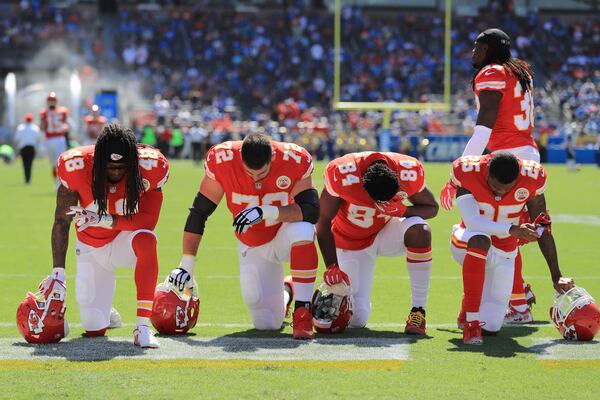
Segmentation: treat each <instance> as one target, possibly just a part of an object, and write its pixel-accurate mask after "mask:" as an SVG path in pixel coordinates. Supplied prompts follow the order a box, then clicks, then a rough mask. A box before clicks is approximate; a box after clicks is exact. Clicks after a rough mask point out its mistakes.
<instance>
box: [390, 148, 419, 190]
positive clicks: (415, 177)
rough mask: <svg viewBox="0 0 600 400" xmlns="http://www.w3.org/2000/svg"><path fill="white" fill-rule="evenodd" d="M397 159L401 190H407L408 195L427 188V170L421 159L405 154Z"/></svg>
mask: <svg viewBox="0 0 600 400" xmlns="http://www.w3.org/2000/svg"><path fill="white" fill-rule="evenodd" d="M395 161H396V163H397V171H396V173H397V174H398V182H399V183H400V190H401V191H403V192H405V193H406V195H407V197H410V196H412V195H414V194H416V193H419V192H420V191H421V190H423V189H424V188H425V171H424V170H423V164H421V163H420V162H419V160H417V159H415V158H413V157H408V156H403V157H401V158H399V159H396V160H395Z"/></svg>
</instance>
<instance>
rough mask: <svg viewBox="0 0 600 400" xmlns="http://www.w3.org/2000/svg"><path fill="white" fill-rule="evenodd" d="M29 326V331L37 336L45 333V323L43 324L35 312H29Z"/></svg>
mask: <svg viewBox="0 0 600 400" xmlns="http://www.w3.org/2000/svg"><path fill="white" fill-rule="evenodd" d="M27 325H28V326H29V331H30V332H33V333H35V334H36V335H37V334H39V333H42V332H43V331H44V322H42V320H41V319H40V317H38V315H37V314H36V313H35V311H34V310H30V311H29V317H28V318H27Z"/></svg>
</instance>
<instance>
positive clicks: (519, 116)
mask: <svg viewBox="0 0 600 400" xmlns="http://www.w3.org/2000/svg"><path fill="white" fill-rule="evenodd" d="M532 87H533V84H532ZM482 90H494V91H499V92H502V100H501V101H500V108H499V109H498V116H497V118H496V123H495V124H494V127H493V128H492V134H491V136H490V140H489V142H488V145H487V148H488V149H489V150H490V151H496V150H501V149H512V148H515V147H521V146H533V147H535V148H536V149H537V145H536V144H535V141H534V140H533V137H532V136H531V131H532V130H533V122H534V121H533V120H534V112H533V93H532V91H533V90H531V91H530V90H528V91H526V92H524V91H523V88H522V87H521V84H520V83H519V81H518V80H517V78H516V77H515V76H514V75H513V74H511V73H510V72H509V71H507V70H506V69H505V68H504V67H503V66H502V65H497V64H490V65H488V66H486V67H484V68H482V69H481V71H479V73H478V74H477V76H476V77H475V101H476V103H477V110H479V93H480V92H481V91H482Z"/></svg>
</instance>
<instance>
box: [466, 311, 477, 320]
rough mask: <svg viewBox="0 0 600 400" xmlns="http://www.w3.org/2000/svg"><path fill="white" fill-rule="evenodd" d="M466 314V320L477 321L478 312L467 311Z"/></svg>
mask: <svg viewBox="0 0 600 400" xmlns="http://www.w3.org/2000/svg"><path fill="white" fill-rule="evenodd" d="M466 314H467V322H471V321H479V312H468V313H466Z"/></svg>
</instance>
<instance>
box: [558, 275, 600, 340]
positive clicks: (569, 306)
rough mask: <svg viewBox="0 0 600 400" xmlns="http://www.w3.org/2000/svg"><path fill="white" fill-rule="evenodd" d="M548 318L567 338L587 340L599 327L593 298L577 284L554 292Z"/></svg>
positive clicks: (599, 317)
mask: <svg viewBox="0 0 600 400" xmlns="http://www.w3.org/2000/svg"><path fill="white" fill-rule="evenodd" d="M550 318H552V322H553V323H554V326H556V329H558V331H559V332H560V334H561V335H562V336H563V337H564V338H565V339H567V340H579V341H589V340H592V339H594V336H595V335H596V333H598V330H599V329H600V310H598V306H597V305H596V302H595V300H594V298H593V297H592V296H590V294H589V293H588V292H587V291H586V290H585V289H584V288H582V287H579V286H575V287H573V288H572V289H570V290H569V291H567V292H565V293H556V292H555V293H554V305H553V306H552V307H550Z"/></svg>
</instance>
